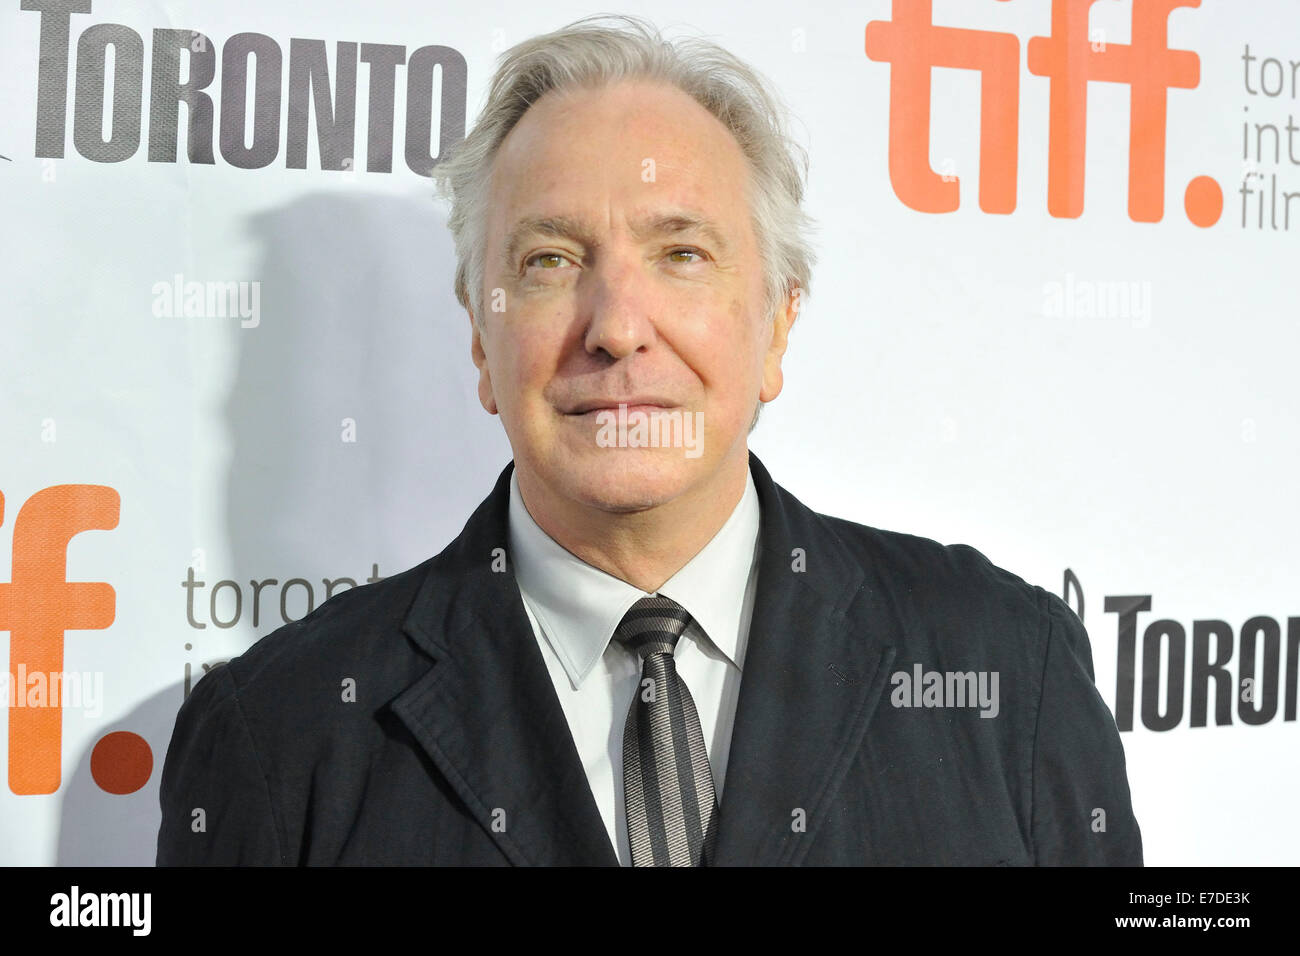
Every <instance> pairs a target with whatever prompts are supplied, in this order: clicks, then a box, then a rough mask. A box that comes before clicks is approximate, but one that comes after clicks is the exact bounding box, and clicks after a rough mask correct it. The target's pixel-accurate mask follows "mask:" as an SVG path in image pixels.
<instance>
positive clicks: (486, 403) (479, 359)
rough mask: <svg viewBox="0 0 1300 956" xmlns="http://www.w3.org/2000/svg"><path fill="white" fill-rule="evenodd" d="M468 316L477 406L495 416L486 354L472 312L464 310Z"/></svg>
mask: <svg viewBox="0 0 1300 956" xmlns="http://www.w3.org/2000/svg"><path fill="white" fill-rule="evenodd" d="M465 311H466V313H468V314H469V332H470V343H469V354H470V357H471V358H472V359H473V360H474V366H475V368H477V369H478V400H479V404H481V405H482V406H483V408H484V409H486V411H487V412H488V414H490V415H495V414H497V400H496V397H495V396H494V395H493V394H492V373H491V372H490V371H489V370H488V360H487V352H486V351H485V350H484V348H483V337H482V335H481V334H480V333H479V327H478V323H477V322H475V321H474V310H473V309H470V308H466V309H465Z"/></svg>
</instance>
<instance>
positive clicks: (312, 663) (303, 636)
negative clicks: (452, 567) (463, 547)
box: [196, 558, 434, 698]
mask: <svg viewBox="0 0 1300 956" xmlns="http://www.w3.org/2000/svg"><path fill="white" fill-rule="evenodd" d="M433 560H434V559H432V558H431V559H429V560H428V561H425V562H423V563H421V564H418V565H416V566H415V567H412V568H409V569H407V570H405V571H402V572H400V573H398V574H395V575H392V576H390V577H387V578H384V579H382V580H380V581H375V582H372V583H369V584H362V585H358V586H357V587H354V588H348V589H346V590H344V591H340V592H339V593H337V594H335V595H333V596H332V597H330V598H329V599H328V600H327V601H324V602H323V603H321V604H320V605H319V606H317V607H316V608H315V609H313V610H312V611H311V612H310V613H308V614H307V615H306V616H304V617H302V618H299V619H298V620H296V621H292V622H290V623H288V624H284V625H282V626H280V627H278V628H276V629H275V630H273V631H271V632H270V633H268V634H266V635H264V636H263V637H262V638H260V639H259V640H258V641H257V642H256V643H254V644H253V645H251V646H250V647H249V648H248V649H247V650H246V651H244V652H243V653H242V654H240V655H238V656H237V657H234V658H232V659H231V660H230V661H228V662H227V663H226V664H225V665H224V667H225V669H226V670H227V678H228V680H227V681H225V682H224V686H225V688H226V689H227V691H228V692H232V693H237V694H240V695H247V694H249V693H257V694H258V695H259V696H260V695H261V694H262V693H263V692H264V693H265V694H266V695H269V696H270V697H271V698H276V697H279V696H280V695H282V694H284V693H285V692H286V690H289V689H291V688H294V687H296V686H299V685H300V684H301V683H302V682H303V681H304V680H310V679H312V677H313V675H317V674H319V675H322V676H323V675H325V674H329V675H347V674H349V672H356V671H360V672H364V673H366V674H368V675H375V674H377V673H379V672H382V671H383V670H384V669H385V665H386V664H391V663H392V648H393V643H394V639H395V638H398V637H400V635H401V627H402V622H403V620H404V619H405V617H406V615H407V612H408V611H409V610H410V608H411V605H412V603H413V602H414V601H415V598H416V595H417V594H418V592H419V590H420V586H421V585H422V584H423V582H424V580H425V578H426V577H427V575H428V571H429V568H430V564H431V562H432V561H433ZM205 680H206V677H205V679H204V680H201V681H199V684H200V685H201V684H203V683H204V682H205ZM196 689H197V685H196Z"/></svg>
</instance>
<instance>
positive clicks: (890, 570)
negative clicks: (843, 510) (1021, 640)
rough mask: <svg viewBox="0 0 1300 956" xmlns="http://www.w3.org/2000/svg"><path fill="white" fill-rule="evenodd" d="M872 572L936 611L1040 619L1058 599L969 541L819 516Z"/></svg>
mask: <svg viewBox="0 0 1300 956" xmlns="http://www.w3.org/2000/svg"><path fill="white" fill-rule="evenodd" d="M818 517H819V518H821V519H822V520H823V521H824V522H825V523H826V526H827V528H828V529H829V530H830V531H831V532H832V533H834V535H835V536H836V537H837V538H838V539H839V541H840V542H841V543H842V544H843V545H844V546H845V548H847V549H848V551H849V552H850V553H851V554H852V555H853V556H854V557H855V558H856V559H857V561H858V562H860V563H861V565H862V567H863V568H864V569H865V570H867V571H868V573H869V574H870V575H872V576H874V577H876V578H877V579H878V580H880V581H882V582H885V583H887V584H888V585H889V587H890V588H891V589H893V590H895V591H897V592H898V594H899V596H900V597H904V596H905V597H906V599H907V602H908V603H915V604H921V603H923V604H924V605H925V606H926V607H928V608H929V609H931V610H932V611H934V612H936V613H943V612H948V613H951V614H953V615H958V616H961V615H965V616H969V615H970V614H971V612H972V611H974V610H976V609H980V608H983V609H986V610H989V611H996V612H998V613H1000V614H1003V615H1007V614H1010V615H1014V616H1017V617H1028V618H1032V619H1034V620H1036V621H1038V620H1041V619H1042V617H1043V615H1044V614H1046V613H1050V612H1051V611H1052V610H1053V608H1051V606H1050V605H1051V602H1053V601H1055V602H1056V603H1057V604H1059V605H1060V606H1061V607H1062V608H1065V609H1066V610H1068V605H1066V604H1065V602H1064V601H1061V599H1060V598H1058V597H1056V596H1055V595H1054V594H1052V593H1051V592H1049V591H1047V590H1046V589H1045V588H1043V587H1041V586H1040V585H1037V584H1030V583H1029V582H1028V581H1026V580H1025V579H1024V578H1023V577H1021V576H1020V575H1018V574H1016V573H1014V572H1012V571H1009V570H1007V569H1006V568H1003V567H1001V566H999V565H997V564H994V563H993V562H992V561H991V560H989V558H988V557H987V556H985V554H984V553H983V552H982V551H980V550H978V549H977V548H975V547H973V546H971V545H969V544H941V543H940V542H938V541H935V540H934V539H933V538H927V537H924V536H921V535H915V534H907V533H905V532H901V531H890V530H885V529H882V528H875V527H871V526H869V525H864V524H859V523H857V522H855V521H850V520H848V519H846V518H837V517H833V516H830V515H818Z"/></svg>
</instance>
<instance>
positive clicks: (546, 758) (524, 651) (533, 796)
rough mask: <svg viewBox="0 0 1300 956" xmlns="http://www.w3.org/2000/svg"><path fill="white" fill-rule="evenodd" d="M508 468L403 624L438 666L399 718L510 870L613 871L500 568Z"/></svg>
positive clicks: (551, 691) (515, 598)
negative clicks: (513, 866) (573, 867)
mask: <svg viewBox="0 0 1300 956" xmlns="http://www.w3.org/2000/svg"><path fill="white" fill-rule="evenodd" d="M513 467H514V463H513V462H511V464H509V465H507V466H506V468H505V470H503V471H502V472H501V476H500V477H499V478H498V479H497V484H496V487H495V488H494V489H493V491H492V493H491V494H490V495H489V496H488V497H487V498H486V499H485V500H484V501H483V503H482V504H481V505H479V507H478V509H477V510H476V511H475V512H474V514H473V516H472V517H471V518H470V520H469V522H468V523H467V524H466V525H465V529H464V530H463V531H462V532H461V534H460V536H459V537H457V538H456V540H455V541H453V542H452V544H451V545H449V546H448V547H447V549H446V550H444V551H443V552H442V553H441V554H440V555H438V557H437V558H435V559H434V562H433V566H432V568H431V569H430V571H429V574H428V576H427V577H426V578H425V581H424V584H423V586H422V588H421V589H420V592H419V594H418V596H417V597H416V599H415V602H414V603H413V605H412V607H411V611H410V613H409V614H408V615H407V618H406V621H405V623H404V625H403V630H404V631H405V633H406V634H407V635H408V636H409V637H410V638H411V639H412V640H413V641H414V642H415V643H416V644H417V645H418V646H419V647H420V648H421V649H422V650H424V651H425V652H426V653H427V654H429V655H430V656H431V657H432V658H433V659H434V663H433V665H432V666H431V668H430V669H429V671H428V672H427V673H426V674H425V675H424V676H423V677H422V678H420V679H419V680H418V681H416V682H415V683H414V684H413V685H412V686H410V687H409V688H407V690H406V691H404V692H403V693H402V694H401V695H400V696H399V697H398V698H397V699H396V700H395V701H394V702H393V705H392V707H393V711H394V712H395V713H396V714H397V715H398V716H399V717H400V718H401V719H402V721H403V722H404V723H405V724H406V726H407V727H409V728H410V730H411V732H412V733H413V734H414V735H415V738H416V740H417V741H419V743H420V745H421V746H422V747H423V748H424V750H425V751H426V752H427V753H428V755H429V757H430V759H432V760H433V762H434V764H435V765H436V766H437V767H438V769H439V770H440V771H441V772H442V774H443V775H444V776H445V777H446V779H447V781H448V783H449V784H450V785H451V787H452V788H453V789H454V790H455V791H456V793H457V795H458V796H459V797H460V799H461V800H462V801H463V802H464V803H465V806H466V807H468V808H469V811H470V813H472V814H473V816H474V818H475V819H476V820H477V821H478V822H479V824H480V825H481V826H482V827H483V829H484V831H485V832H486V833H487V834H488V835H489V836H491V838H492V839H493V840H494V841H496V844H497V846H498V847H500V849H501V851H502V852H503V853H504V854H505V855H506V857H507V858H508V859H509V860H510V861H511V862H512V863H514V864H517V865H533V866H538V865H542V866H555V865H609V866H617V865H618V858H617V856H616V854H615V852H614V848H613V847H612V846H611V845H610V842H609V836H608V833H607V831H606V829H605V824H604V821H603V819H602V818H601V816H600V811H599V810H598V809H597V807H596V802H595V799H594V798H593V796H592V793H591V787H590V785H589V784H588V782H587V775H586V771H585V770H584V768H583V766H582V761H581V758H580V757H579V756H578V751H577V748H576V747H575V745H574V743H573V736H572V734H571V733H570V731H569V725H568V721H567V719H566V718H565V716H564V711H563V709H562V708H561V707H560V702H559V700H558V699H557V697H556V696H555V688H554V685H553V684H552V683H551V678H550V674H549V673H548V672H547V670H546V663H545V661H544V660H543V659H542V656H541V652H540V650H539V649H538V647H537V641H536V638H535V637H534V635H533V630H532V625H531V624H530V623H529V621H528V616H527V612H526V611H525V610H524V606H523V601H522V599H521V598H520V595H519V586H518V585H517V584H516V583H515V576H514V571H513V569H512V568H510V567H508V566H507V565H506V564H505V562H506V560H507V557H506V556H507V554H508V546H509V537H508V535H507V518H508V514H509V500H510V472H511V469H512V468H513ZM497 549H499V550H497ZM494 552H495V554H494ZM494 564H495V567H496V568H497V570H494Z"/></svg>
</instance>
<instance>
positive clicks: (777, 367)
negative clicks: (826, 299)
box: [758, 286, 803, 402]
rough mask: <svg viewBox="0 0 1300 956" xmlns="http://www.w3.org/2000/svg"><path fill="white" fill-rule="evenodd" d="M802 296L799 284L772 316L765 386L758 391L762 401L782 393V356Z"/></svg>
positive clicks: (764, 365)
mask: <svg viewBox="0 0 1300 956" xmlns="http://www.w3.org/2000/svg"><path fill="white" fill-rule="evenodd" d="M802 298H803V290H802V289H800V288H799V287H798V286H795V287H793V288H792V289H790V290H789V292H788V293H787V294H786V297H785V298H784V299H783V300H782V303H781V305H780V306H779V307H778V308H777V310H776V315H774V316H773V317H772V338H771V341H770V342H769V343H768V346H767V354H766V355H764V356H763V387H762V389H760V390H759V393H758V400H759V401H760V402H770V401H772V400H773V399H774V398H776V397H777V396H778V395H780V394H781V386H782V384H783V382H784V379H783V378H782V375H781V358H782V356H784V355H785V349H786V345H787V344H788V342H789V336H790V328H791V326H793V325H794V320H795V319H796V318H798V316H799V306H800V303H801V300H802Z"/></svg>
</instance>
